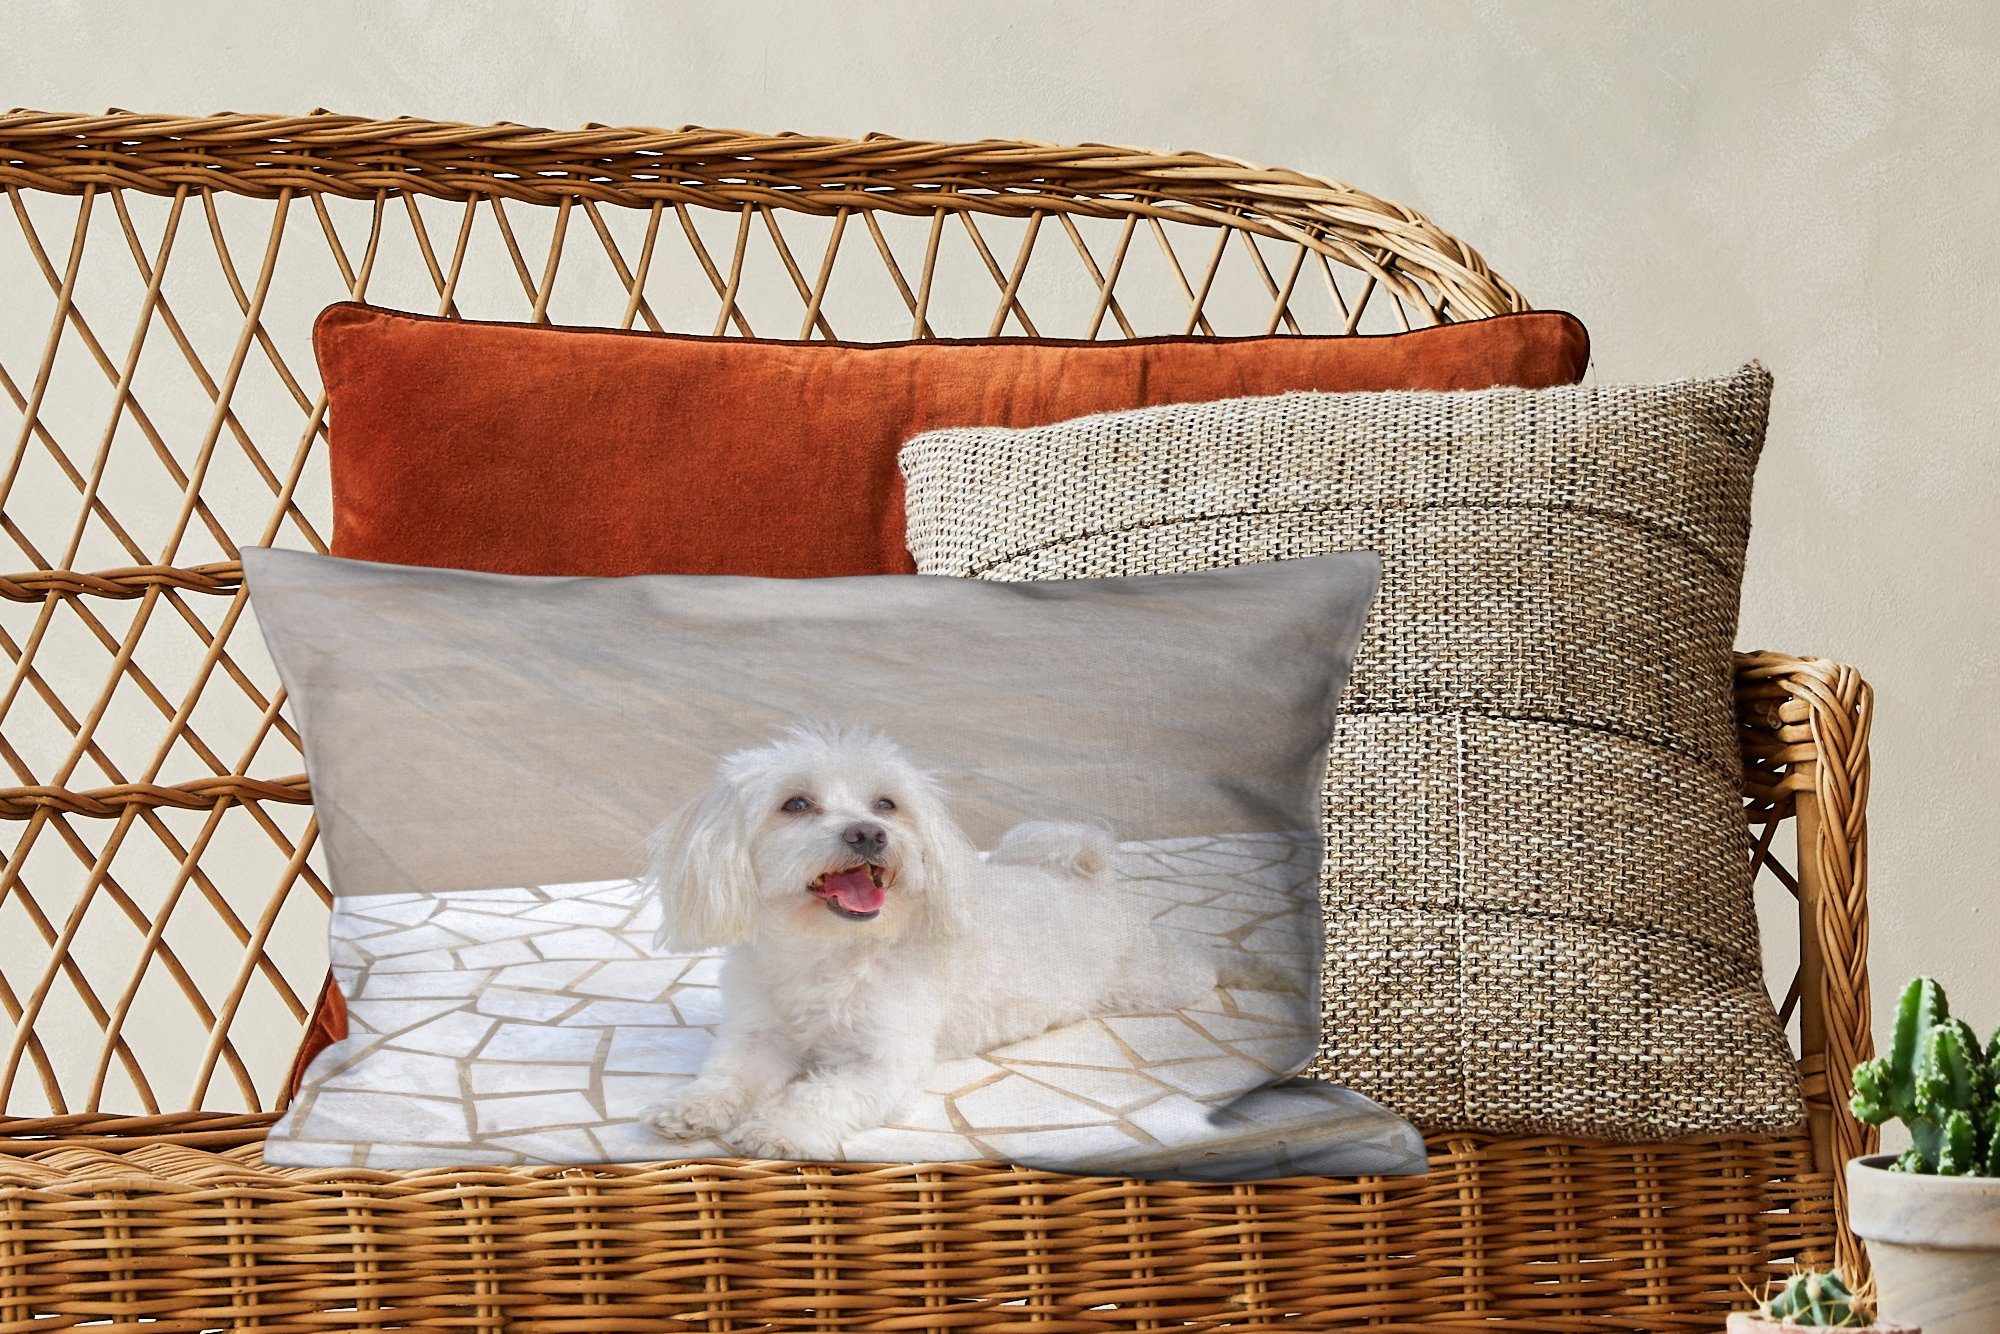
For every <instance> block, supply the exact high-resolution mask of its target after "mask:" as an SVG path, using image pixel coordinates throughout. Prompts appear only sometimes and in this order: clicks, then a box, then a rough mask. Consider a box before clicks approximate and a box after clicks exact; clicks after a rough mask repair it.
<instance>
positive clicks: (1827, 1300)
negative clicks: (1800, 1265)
mask: <svg viewBox="0 0 2000 1334" xmlns="http://www.w3.org/2000/svg"><path fill="white" fill-rule="evenodd" d="M1798 1329H1847V1330H1856V1331H1859V1332H1860V1334H1923V1331H1922V1330H1919V1329H1917V1328H1915V1327H1914V1326H1911V1325H1898V1324H1892V1323H1888V1322H1885V1321H1879V1320H1877V1319H1876V1318H1875V1311H1874V1308H1873V1307H1872V1306H1870V1304H1869V1302H1868V1294H1867V1293H1866V1292H1865V1291H1863V1292H1859V1293H1857V1292H1855V1291H1854V1290H1853V1289H1852V1288H1850V1287H1849V1286H1848V1284H1847V1280H1846V1279H1845V1278H1842V1277H1841V1276H1840V1275H1839V1274H1833V1273H1819V1272H1802V1273H1797V1274H1793V1275H1792V1276H1791V1277H1790V1278H1788V1279H1786V1280H1785V1281H1784V1282H1783V1283H1779V1284H1775V1285H1773V1286H1772V1288H1771V1290H1770V1291H1769V1292H1768V1293H1766V1294H1765V1296H1764V1299H1763V1300H1762V1301H1760V1302H1758V1303H1757V1309H1756V1310H1755V1311H1754V1312H1750V1311H1738V1312H1737V1313H1736V1314H1734V1315H1732V1316H1730V1317H1729V1327H1728V1334H1785V1331H1787V1330H1798Z"/></svg>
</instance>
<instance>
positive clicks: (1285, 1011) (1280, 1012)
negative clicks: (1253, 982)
mask: <svg viewBox="0 0 2000 1334" xmlns="http://www.w3.org/2000/svg"><path fill="white" fill-rule="evenodd" d="M1228 992H1229V998H1230V1000H1232V1001H1234V1002H1235V1003H1236V1008H1237V1009H1238V1010H1239V1011H1241V1012H1243V1013H1245V1014H1254V1015H1260V1016H1262V1017H1263V1018H1266V1019H1278V1020H1283V1021H1286V1022H1289V1023H1293V1024H1296V1023H1298V1022H1299V1020H1300V1017H1301V1016H1303V1015H1305V1014H1307V1013H1309V1010H1308V1007H1307V1005H1306V1002H1305V1000H1304V999H1303V998H1301V997H1298V996H1287V995H1283V994H1281V993H1279V992H1276V991H1251V990H1249V989H1247V988H1244V987H1230V988H1228Z"/></svg>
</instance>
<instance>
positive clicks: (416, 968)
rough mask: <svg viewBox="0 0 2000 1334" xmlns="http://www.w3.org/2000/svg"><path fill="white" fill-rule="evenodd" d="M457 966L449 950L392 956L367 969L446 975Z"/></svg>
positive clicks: (381, 971)
mask: <svg viewBox="0 0 2000 1334" xmlns="http://www.w3.org/2000/svg"><path fill="white" fill-rule="evenodd" d="M458 966H459V963H458V956H457V955H456V954H453V953H452V952H451V951H450V950H418V951H417V952H416V953H414V954H392V955H389V956H387V957H386V958H380V959H377V960H375V961H374V963H372V964H370V965H369V967H370V968H371V969H372V970H373V971H375V972H378V973H431V972H440V973H448V972H450V971H452V970H453V969H455V968H457V967H458Z"/></svg>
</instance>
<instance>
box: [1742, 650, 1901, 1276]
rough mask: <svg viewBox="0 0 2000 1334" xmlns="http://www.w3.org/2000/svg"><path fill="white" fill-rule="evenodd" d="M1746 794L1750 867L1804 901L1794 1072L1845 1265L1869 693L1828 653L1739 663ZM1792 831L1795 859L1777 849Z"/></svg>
mask: <svg viewBox="0 0 2000 1334" xmlns="http://www.w3.org/2000/svg"><path fill="white" fill-rule="evenodd" d="M1736 711H1737V719H1738V723H1739V725H1740V727H1741V738H1742V745H1743V794H1744V799H1745V802H1746V806H1747V809H1748V811H1749V814H1750V821H1751V829H1752V833H1753V836H1754V840H1755V857H1754V864H1755V866H1756V868H1757V869H1758V870H1759V871H1760V872H1768V873H1769V874H1771V875H1773V876H1774V877H1775V878H1776V879H1778V880H1779V881H1780V882H1781V883H1783V884H1784V885H1785V886H1786V887H1787V888H1788V889H1790V890H1791V891H1792V893H1793V895H1794V896H1795V897H1796V898H1797V899H1798V904H1799V971H1798V976H1797V978H1796V979H1795V980H1794V982H1793V984H1792V985H1793V997H1794V998H1795V999H1796V1003H1797V1008H1798V1017H1799V1052H1800V1060H1799V1069H1800V1073H1801V1075H1802V1076H1803V1078H1804V1081H1805V1087H1806V1106H1807V1115H1808V1117H1809V1119H1810V1122H1811V1130H1812V1142H1813V1148H1814V1156H1815V1158H1816V1159H1817V1160H1818V1161H1817V1166H1818V1167H1819V1168H1820V1170H1822V1171H1825V1172H1829V1173H1831V1174H1832V1175H1833V1179H1834V1184H1835V1191H1836V1207H1837V1210H1838V1212H1839V1216H1840V1221H1841V1235H1840V1249H1841V1259H1842V1260H1843V1262H1845V1263H1849V1264H1852V1265H1856V1266H1859V1265H1861V1264H1864V1263H1865V1260H1864V1259H1863V1257H1862V1255H1861V1252H1860V1248H1859V1246H1858V1245H1857V1244H1856V1243H1855V1241H1854V1239H1853V1236H1852V1234H1851V1233H1850V1232H1848V1230H1847V1226H1846V1223H1847V1207H1846V1199H1845V1192H1844V1191H1843V1190H1842V1189H1841V1186H1842V1164H1843V1163H1844V1162H1845V1161H1846V1160H1847V1159H1848V1158H1852V1157H1854V1156H1856V1155H1859V1154H1864V1153H1872V1152H1874V1151H1875V1148H1876V1145H1877V1141H1878V1136H1877V1133H1876V1131H1875V1130H1874V1128H1873V1127H1869V1126H1863V1125H1861V1124H1860V1123H1859V1122H1857V1121H1856V1120H1854V1118H1853V1117H1851V1116H1849V1115H1848V1114H1847V1111H1846V1107H1847V1099H1848V1095H1849V1094H1850V1093H1851V1092H1852V1091H1853V1084H1852V1079H1853V1070H1854V1066H1855V1064H1856V1063H1857V1062H1859V1061H1862V1060H1865V1059H1867V1058H1868V1057H1869V1056H1870V1055H1871V1054H1872V1053H1873V1043H1872V1039H1871V1037H1870V1027H1869V1013H1868V727H1869V721H1870V718H1871V716H1872V714H1873V712H1874V692H1873V691H1872V690H1871V689H1870V688H1869V686H1868V683H1867V682H1866V681H1864V680H1862V679H1861V674H1860V673H1859V672H1857V671H1856V670H1855V669H1854V668H1852V667H1849V666H1847V665H1845V664H1843V663H1837V662H1831V661H1829V660H1827V659H1825V658H1798V657H1792V656H1790V655H1788V654H1783V653H1768V652H1766V653H1740V654H1738V655H1737V657H1736ZM1788 824H1789V825H1790V827H1791V828H1792V830H1793V837H1794V841H1795V851H1796V856H1794V857H1787V856H1785V855H1784V849H1783V847H1782V845H1781V844H1780V842H1779V836H1780V833H1781V831H1782V830H1783V828H1784V827H1785V826H1786V825H1788Z"/></svg>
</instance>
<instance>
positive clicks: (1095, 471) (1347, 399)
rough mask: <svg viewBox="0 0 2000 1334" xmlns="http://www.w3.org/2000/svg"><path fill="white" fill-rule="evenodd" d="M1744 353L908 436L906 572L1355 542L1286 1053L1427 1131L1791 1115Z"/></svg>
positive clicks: (1758, 406) (1074, 569)
mask: <svg viewBox="0 0 2000 1334" xmlns="http://www.w3.org/2000/svg"><path fill="white" fill-rule="evenodd" d="M1770 388H1771V380H1770V376H1769V375H1768V374H1767V373H1766V372H1765V371H1764V370H1763V368H1762V367H1760V366H1755V365H1752V366H1746V367H1744V368H1743V369H1742V370H1740V371H1738V372H1736V373H1735V374H1733V375H1729V376H1724V377H1721V378H1717V379H1705V380H1688V381H1681V382H1678V383H1673V384H1664V385H1637V386H1613V387H1574V388H1561V389H1548V390H1513V389H1495V390H1488V391H1483V392H1479V393H1459V394H1424V393H1387V394H1288V395H1285V396H1282V397H1278V398H1254V399H1235V400H1229V401H1225V402H1219V403H1207V404H1197V405H1192V406H1181V407H1168V408H1154V409H1146V410H1142V411H1137V412H1124V413H1113V414H1107V415H1104V416H1098V417H1086V418H1082V419H1079V420H1076V421H1072V422H1065V423H1060V424H1058V425H1055V426H1049V427H1042V428H1036V429H1028V430H998V429H966V430H949V431H939V432H935V433H932V434H928V435H923V436H919V437H917V438H916V439H915V440H914V441H912V442H911V443H910V444H909V445H908V446H907V447H906V448H905V449H904V451H903V454H902V466H903V470H904V473H905V475H906V477H907V479H908V486H909V502H908V503H909V520H910V522H909V534H910V545H911V551H912V553H913V554H914V555H915V556H916V559H917V564H918V567H919V568H920V569H921V570H923V571H925V572H927V573H932V574H949V575H972V576H977V577H980V578H985V579H1003V580H1012V579H1048V578H1063V577H1082V576H1092V575H1113V574H1133V573H1141V572H1148V571H1164V570H1191V569H1198V568H1203V567H1207V566H1213V565H1231V564H1236V563H1239V562H1244V561H1265V560H1273V559H1283V558H1288V557H1297V556H1307V555H1316V554H1320V553H1324V552H1330V551H1340V550H1347V549H1356V548H1371V549H1373V550H1375V551H1378V552H1380V553H1381V555H1382V558H1383V585H1382V592H1381V595H1380V598H1379V600H1378V602H1377V604H1376V608H1375V612H1374V615H1373V618H1372V620H1371V622H1370V626H1369V630H1368V633H1367V636H1366V637H1365V638H1364V640H1363V643H1362V647H1361V650H1360V654H1359V657H1358V658H1357V660H1356V664H1355V670H1354V675H1353V677H1352V679H1351V681H1350V682H1349V685H1348V689H1347V695H1346V700H1345V704H1344V706H1343V712H1342V715H1341V719H1340V723H1339V730H1338V733H1337V737H1336V740H1335V743H1334V748H1333V753H1332V761H1331V768H1330V772H1329V775H1328V781H1327V788H1326V805H1327V841H1326V847H1327V862H1326V871H1325V880H1324V884H1323V887H1322V898H1323V901H1324V904H1325V921H1326V932H1327V937H1326V941H1327V943H1326V970H1327V972H1326V985H1325V987H1324V988H1323V996H1324V1006H1325V1027H1324V1037H1323V1046H1322V1048H1321V1052H1320V1056H1319V1058H1318V1060H1317V1062H1316V1064H1315V1065H1314V1066H1313V1068H1312V1073H1314V1074H1316V1075H1320V1076H1324V1077H1327V1078H1332V1079H1336V1080H1339V1081H1340V1082H1342V1083H1346V1084H1350V1085H1352V1086H1353V1087H1355V1088H1357V1089H1360V1090H1362V1091H1364V1092H1366V1093H1369V1094H1371V1095H1373V1096H1375V1097H1377V1098H1380V1099H1381V1100H1383V1101H1384V1102H1386V1103H1387V1104H1388V1105H1389V1106H1391V1107H1393V1108H1395V1109H1396V1110H1397V1111H1400V1112H1402V1113H1404V1114H1405V1115H1407V1116H1410V1117H1411V1118H1413V1119H1415V1120H1417V1121H1419V1122H1420V1123H1423V1124H1425V1125H1428V1126H1431V1127H1467V1128H1474V1129H1484V1130H1490V1131H1495V1132H1505V1133H1514V1132H1527V1133H1535V1132H1550V1133H1564V1134H1576V1135H1587V1136H1593V1137H1603V1138H1614V1139H1643V1138H1654V1137H1667V1136H1674V1135H1683V1134H1696V1133H1732V1132H1763V1131H1776V1130H1780V1129H1787V1128H1790V1127H1793V1126H1795V1125H1796V1124H1798V1122H1799V1120H1800V1119H1801V1116H1802V1108H1801V1102H1800V1096H1799V1089H1798V1084H1797V1078H1796V1074H1795V1072H1794V1069H1793V1064H1792V1060H1791V1056H1790V1051H1789V1047H1788V1045H1787V1043H1786V1040H1785V1037H1784V1034H1783V1033H1782V1031H1781V1030H1780V1028H1779V1025H1778V1022H1777V1018H1776V1016H1775V1014H1774V1013H1773V1011H1772V1007H1771V1002H1770V998H1769V996H1768V995H1767V994H1766V992H1765V990H1764V985H1763V974H1762V968H1761V964H1760V955H1759V948H1758V939H1757V923H1756V917H1755V913H1754V910H1753V905H1752V902H1751V891H1750V884H1749V870H1748V859H1749V845H1748V838H1747V832H1746V827H1745V822H1744V819H1743V815H1742V808H1741V801H1740V797H1739V785H1740V779H1741V762H1740V760H1739V758H1738V752H1737V745H1736V734H1735V724H1734V714H1733V710H1732V706H1731V700H1730V681H1731V648H1732V644H1733V641H1734V636H1735V629H1736V611H1737V597H1738V591H1739V586H1740V582H1741V576H1742V569H1743V552H1744V546H1745V542H1746V539H1747V537H1748V533H1749V522H1750V485H1751V475H1752V473H1753V471H1754V470H1755V467H1756V462H1757V455H1758V451H1759V449H1760V447H1761V445H1762V443H1763V435H1764V422H1765V416H1766V409H1767V406H1768V404H1769V400H1770Z"/></svg>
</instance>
